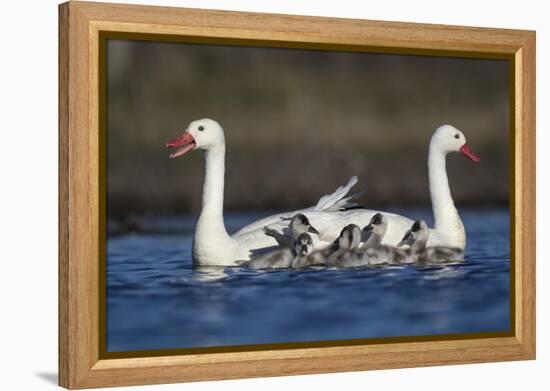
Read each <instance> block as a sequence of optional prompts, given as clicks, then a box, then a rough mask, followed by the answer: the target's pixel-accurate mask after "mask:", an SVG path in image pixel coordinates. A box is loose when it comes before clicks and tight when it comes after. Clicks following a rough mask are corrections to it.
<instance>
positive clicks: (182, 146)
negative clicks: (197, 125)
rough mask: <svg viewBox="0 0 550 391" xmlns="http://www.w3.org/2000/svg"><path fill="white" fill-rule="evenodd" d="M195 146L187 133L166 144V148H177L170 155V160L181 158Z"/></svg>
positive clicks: (191, 137)
mask: <svg viewBox="0 0 550 391" xmlns="http://www.w3.org/2000/svg"><path fill="white" fill-rule="evenodd" d="M196 146H197V144H196V143H195V139H194V138H193V136H191V133H189V132H183V133H182V135H181V136H179V137H177V138H175V139H173V140H170V141H167V142H166V147H168V148H178V149H177V150H176V152H174V153H172V154H171V155H170V159H173V158H176V157H178V156H183V155H185V154H186V153H187V152H189V151H191V150H193V149H194V148H195V147H196Z"/></svg>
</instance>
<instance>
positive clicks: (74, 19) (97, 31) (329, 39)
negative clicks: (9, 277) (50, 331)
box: [59, 1, 535, 389]
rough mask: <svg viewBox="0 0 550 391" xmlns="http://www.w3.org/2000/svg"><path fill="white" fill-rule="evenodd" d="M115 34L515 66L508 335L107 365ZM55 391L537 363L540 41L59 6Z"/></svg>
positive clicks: (524, 34) (305, 20)
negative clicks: (107, 77)
mask: <svg viewBox="0 0 550 391" xmlns="http://www.w3.org/2000/svg"><path fill="white" fill-rule="evenodd" d="M106 32H108V33H109V34H120V35H121V36H125V34H133V35H135V36H141V37H142V38H143V39H159V40H162V39H164V40H171V41H182V40H183V41H191V42H220V43H234V44H239V45H247V44H253V45H259V46H276V47H294V48H320V49H330V50H353V51H370V52H381V53H403V54H419V55H444V56H456V57H474V58H478V57H481V58H500V59H508V60H510V61H511V64H512V65H513V66H512V67H511V68H512V71H511V74H510V80H511V97H510V98H511V101H512V103H513V106H511V107H512V108H513V109H511V110H510V111H511V121H510V123H511V128H512V129H511V135H512V137H511V140H512V141H513V142H512V147H511V155H510V156H511V166H512V167H511V171H510V172H511V173H513V175H512V179H511V186H510V197H511V200H512V201H511V209H510V213H511V220H512V222H513V223H514V224H513V225H512V227H511V258H512V259H511V280H512V288H513V289H512V299H511V310H512V311H511V317H512V326H513V327H512V330H511V332H510V333H508V334H506V335H487V336H483V335H481V336H477V337H476V338H468V339H462V338H435V337H434V338H409V339H406V338H402V339H399V338H397V339H393V340H391V341H385V342H384V343H378V342H376V341H373V342H372V343H366V344H361V345H355V344H346V345H340V346H332V345H330V344H329V345H327V346H322V345H320V346H319V345H318V346H306V345H304V346H302V345H298V346H289V347H284V346H283V347H282V348H277V349H259V350H255V351H227V352H224V351H217V352H210V351H206V352H200V351H196V352H190V353H189V354H182V355H166V356H150V357H121V358H105V357H104V356H103V355H102V349H101V347H100V344H101V342H102V338H104V336H103V337H102V335H101V332H100V324H101V322H102V321H104V314H103V313H102V311H101V306H100V305H99V303H100V299H101V298H102V295H101V292H102V290H104V289H105V286H104V281H103V280H104V279H102V278H100V273H104V272H105V271H104V269H103V267H102V266H101V263H100V262H99V259H101V256H102V254H104V251H105V240H101V238H104V236H105V217H104V214H102V213H101V211H102V205H104V200H103V197H104V196H105V195H104V193H105V187H104V186H105V185H104V174H103V173H104V170H105V155H104V148H102V145H101V142H100V141H101V134H102V132H104V127H103V125H102V124H103V121H104V118H103V117H102V116H103V115H104V113H103V111H102V110H101V104H102V103H101V102H102V97H103V94H105V91H104V86H102V84H101V83H100V80H102V79H101V78H102V77H103V76H104V75H102V72H103V70H102V69H101V66H100V62H99V60H98V59H99V58H100V56H101V55H102V53H101V51H102V50H104V46H103V45H102V44H101V42H102V39H104V35H103V34H105V33H106ZM59 83H60V84H59V384H60V385H61V386H63V387H67V388H71V389H73V388H89V387H104V386H123V385H140V384H157V383H174V382H185V381H199V380H215V379H235V378H245V377H261V376H280V375H297V374H313V373H325V372H341V371H357V370H370V369H385V368H402V367H417V366H430V365H446V364H464V363H479V362H490V361H508V360H527V359H534V358H535V32H533V31H523V30H507V29H492V28H477V27H457V26H443V25H430V24H416V23H394V22H380V21H369V20H351V19H333V18H321V17H305V16H290V15H273V14H256V13H242V12H227V11H210V10H197V9H183V8H168V7H151V6H137V5H120V4H104V3H88V2H78V1H77V2H73V1H71V2H68V3H64V4H61V5H60V6H59Z"/></svg>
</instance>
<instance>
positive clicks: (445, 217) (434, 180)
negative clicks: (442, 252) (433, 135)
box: [428, 140, 466, 247]
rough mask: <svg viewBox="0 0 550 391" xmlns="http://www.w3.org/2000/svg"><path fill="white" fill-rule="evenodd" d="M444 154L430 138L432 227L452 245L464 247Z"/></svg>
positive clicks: (461, 229)
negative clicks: (433, 224)
mask: <svg viewBox="0 0 550 391" xmlns="http://www.w3.org/2000/svg"><path fill="white" fill-rule="evenodd" d="M446 156H447V154H446V153H445V152H443V151H442V150H441V149H440V148H438V147H437V145H436V143H435V142H434V141H433V140H432V141H431V142H430V151H429V155H428V175H429V182H430V197H431V200H432V208H433V214H434V223H435V227H434V228H435V230H436V231H439V232H440V233H442V234H444V235H445V236H446V237H447V238H448V240H449V241H450V244H452V245H453V246H457V247H464V246H465V243H466V233H465V231H464V225H463V224H462V220H461V219H460V216H459V214H458V211H457V210H456V207H455V204H454V202H453V197H452V196H451V189H450V188H449V180H448V179H447V168H446V162H445V160H446Z"/></svg>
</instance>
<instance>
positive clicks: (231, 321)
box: [107, 209, 510, 352]
mask: <svg viewBox="0 0 550 391" xmlns="http://www.w3.org/2000/svg"><path fill="white" fill-rule="evenodd" d="M392 211H394V210H392ZM397 212H400V213H402V214H404V215H407V216H411V217H414V218H424V219H426V220H427V221H429V222H430V224H431V217H430V212H429V211H428V210H422V209H401V210H397ZM268 214H269V213H262V214H253V213H249V214H233V215H228V216H226V223H227V226H228V229H229V230H236V229H238V228H240V227H241V226H243V225H244V224H246V223H248V222H250V221H254V220H256V219H257V218H259V217H262V216H265V215H268ZM461 215H462V218H463V221H464V224H465V226H466V231H467V236H468V248H467V251H466V260H465V261H464V262H460V263H454V264H449V265H442V266H430V267H418V266H391V267H384V268H369V267H363V268H355V269H347V270H342V269H311V270H304V271H292V270H281V271H268V272H265V271H253V270H250V269H248V268H246V267H242V268H226V269H221V268H207V269H193V267H192V263H191V240H192V230H193V226H194V218H193V217H191V216H181V217H172V218H150V219H143V220H142V221H141V222H140V224H141V225H142V228H143V230H142V231H141V232H142V233H137V234H136V233H134V234H124V235H111V236H110V237H109V239H108V241H107V351H109V352H120V351H131V350H157V349H174V348H190V347H206V346H227V345H248V344H266V343H268V344H272V343H280V342H307V341H321V340H340V339H355V338H376V337H392V336H421V335H434V334H454V333H474V332H494V331H506V330H508V329H509V327H510V311H509V310H510V299H509V296H510V249H509V212H508V210H507V209H461Z"/></svg>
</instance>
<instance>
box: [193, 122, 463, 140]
mask: <svg viewBox="0 0 550 391" xmlns="http://www.w3.org/2000/svg"><path fill="white" fill-rule="evenodd" d="M199 130H200V131H201V132H202V131H203V130H204V126H202V125H201V126H199ZM457 138H458V137H457Z"/></svg>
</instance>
